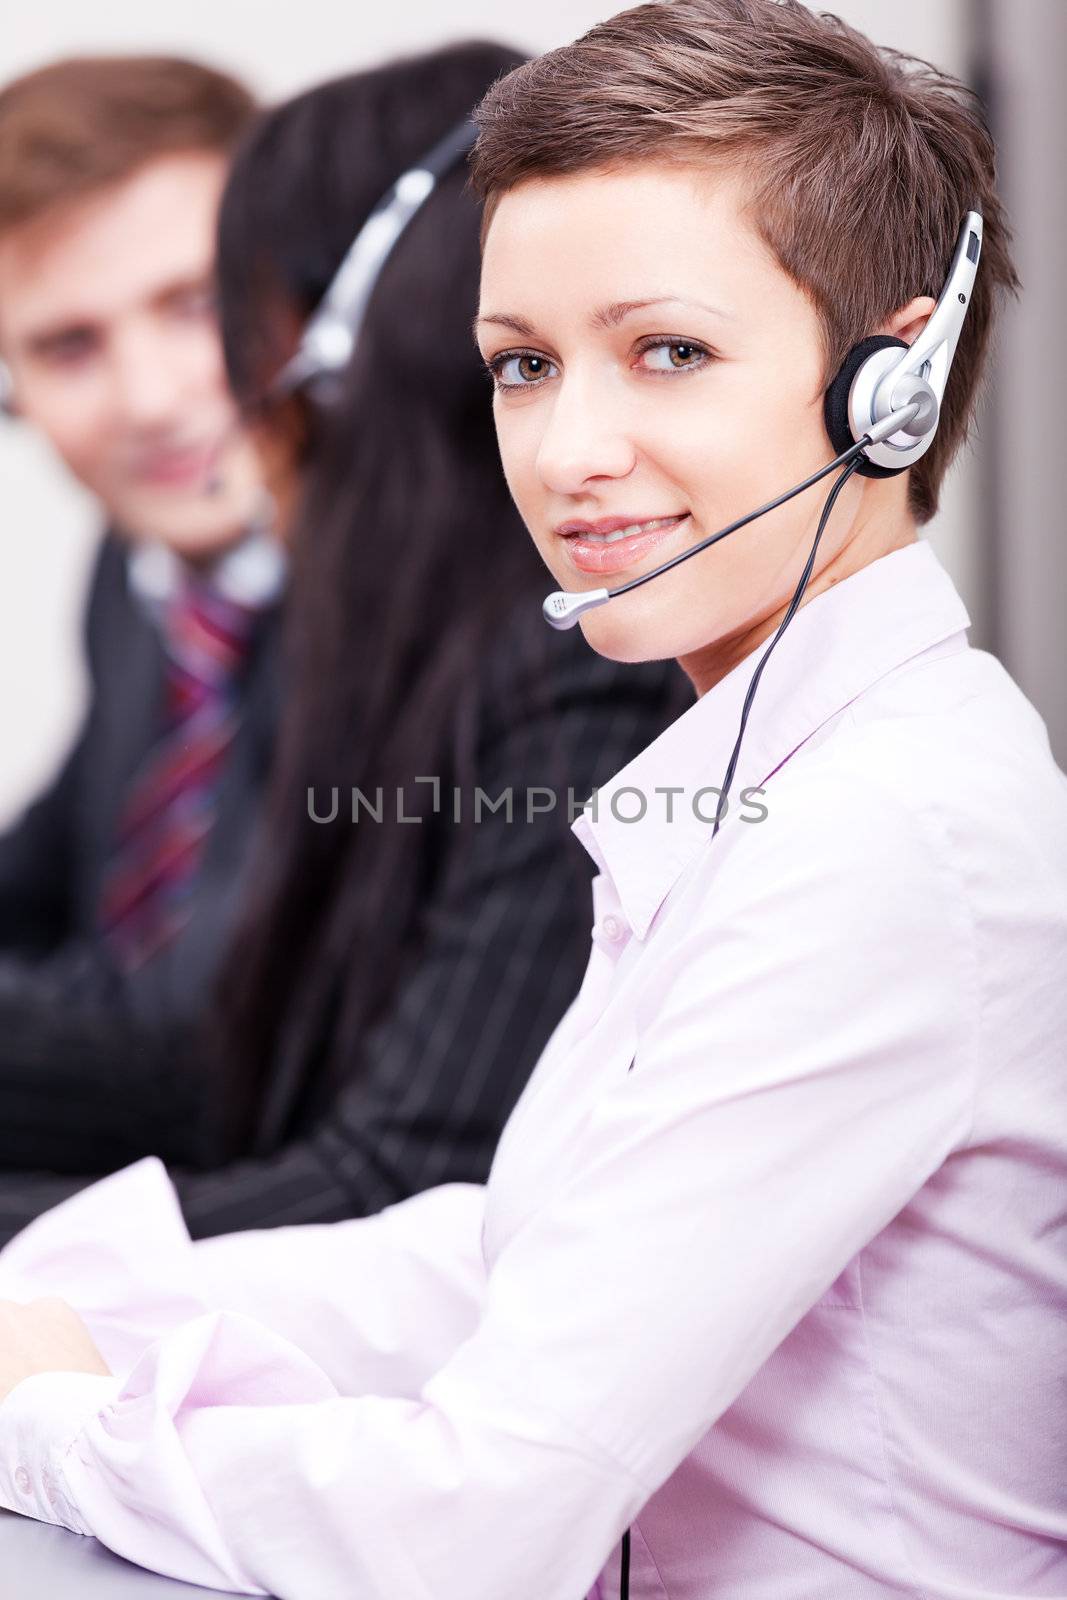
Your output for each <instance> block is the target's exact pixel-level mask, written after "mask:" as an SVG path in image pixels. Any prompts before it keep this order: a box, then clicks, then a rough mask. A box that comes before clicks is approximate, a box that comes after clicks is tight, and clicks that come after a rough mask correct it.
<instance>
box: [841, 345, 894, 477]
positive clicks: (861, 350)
mask: <svg viewBox="0 0 1067 1600" xmlns="http://www.w3.org/2000/svg"><path fill="white" fill-rule="evenodd" d="M907 348H908V345H907V343H906V342H905V340H903V339H897V338H894V336H893V335H892V334H889V333H874V334H872V335H871V336H870V338H869V339H861V340H860V342H859V344H854V345H853V346H852V349H851V350H850V351H849V353H848V355H847V356H846V357H845V359H844V361H843V362H842V363H841V370H840V371H839V372H838V374H837V377H836V378H835V379H834V381H833V383H831V385H830V387H829V388H828V389H827V391H826V394H825V395H824V397H823V417H824V418H825V420H826V431H827V433H828V434H829V435H830V443H831V444H832V445H833V447H834V453H835V454H836V455H841V454H842V453H843V452H844V451H845V450H848V449H850V448H851V447H852V445H854V444H855V443H856V442H857V441H856V437H855V436H854V435H853V432H852V424H851V422H850V421H849V396H850V395H851V393H852V386H853V384H854V382H855V380H856V378H857V375H858V374H859V371H860V368H861V367H863V366H865V365H866V363H867V362H868V361H869V360H870V358H871V357H872V356H873V355H876V354H877V353H878V352H879V351H881V350H907ZM882 360H883V362H884V360H885V358H884V357H883V358H882ZM906 471H907V465H905V466H902V467H880V466H879V465H878V464H877V462H875V461H868V460H866V459H863V460H861V461H860V464H859V466H858V467H857V468H856V472H857V474H858V476H859V477H861V478H895V477H896V475H897V473H898V472H906Z"/></svg>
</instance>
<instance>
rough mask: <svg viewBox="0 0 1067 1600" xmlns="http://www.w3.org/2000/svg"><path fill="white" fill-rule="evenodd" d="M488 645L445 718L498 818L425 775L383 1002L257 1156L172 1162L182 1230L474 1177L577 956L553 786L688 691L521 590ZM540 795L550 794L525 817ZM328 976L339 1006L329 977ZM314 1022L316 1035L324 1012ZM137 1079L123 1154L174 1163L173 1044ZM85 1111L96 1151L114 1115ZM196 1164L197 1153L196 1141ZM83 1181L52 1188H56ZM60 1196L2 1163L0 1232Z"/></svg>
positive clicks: (291, 1214)
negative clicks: (152, 1093)
mask: <svg viewBox="0 0 1067 1600" xmlns="http://www.w3.org/2000/svg"><path fill="white" fill-rule="evenodd" d="M498 637H499V642H498V644H497V645H496V646H495V647H494V649H493V650H492V652H491V653H490V654H489V656H488V657H487V658H486V660H485V662H484V664H483V671H482V673H480V674H479V678H478V681H477V683H473V684H472V685H471V686H470V692H469V696H468V698H467V700H466V702H465V703H464V704H462V705H459V706H457V709H456V718H457V722H459V721H461V720H462V719H464V718H469V719H472V721H473V725H474V726H475V728H476V730H477V732H476V739H475V748H476V752H477V755H476V770H475V772H474V773H473V775H472V777H473V782H474V784H476V785H478V786H480V787H481V788H482V789H483V790H484V791H485V792H486V794H488V795H489V796H490V797H494V798H495V797H496V796H498V795H499V794H500V793H501V792H502V791H503V790H504V789H506V788H507V787H509V786H510V788H511V790H512V793H513V806H514V809H513V817H514V820H513V821H512V822H510V823H509V822H508V821H507V820H506V818H505V816H504V814H503V813H502V812H500V813H492V812H489V811H486V812H485V813H484V814H483V819H482V821H481V822H480V823H479V824H477V825H469V826H466V827H459V826H457V825H456V824H455V823H454V821H453V819H452V811H451V798H450V796H449V794H448V790H449V787H450V785H451V784H453V783H454V782H458V781H459V780H458V774H457V773H443V774H442V775H441V776H442V807H441V811H440V813H439V814H438V815H436V816H434V817H430V818H427V820H426V823H425V825H423V826H421V827H412V828H411V829H410V833H411V835H412V845H411V847H412V849H413V850H415V849H418V850H422V851H423V852H424V853H425V856H426V863H427V878H428V879H429V880H431V881H432V884H433V887H432V890H431V892H430V894H429V896H428V898H427V900H426V902H425V904H424V905H423V907H422V909H421V913H420V917H419V925H418V929H417V934H416V936H415V937H414V938H413V939H412V941H411V950H410V955H409V957H408V959H407V961H406V964H405V967H404V970H403V972H402V974H401V977H400V980H399V982H398V983H397V986H396V990H395V992H394V994H393V996H392V999H391V1002H390V1004H389V1005H388V1007H387V1008H386V1009H385V1011H384V1012H383V1013H382V1014H381V1015H380V1016H379V1017H378V1018H377V1020H376V1021H375V1022H374V1024H373V1025H372V1026H371V1028H370V1029H368V1030H365V1031H364V1033H363V1034H362V1036H361V1037H360V1039H359V1042H358V1047H357V1049H356V1050H355V1052H354V1058H353V1059H352V1060H351V1062H349V1063H347V1068H348V1071H347V1078H346V1081H345V1083H344V1085H343V1086H342V1087H341V1089H340V1091H339V1092H338V1093H336V1094H335V1095H334V1096H333V1098H332V1099H330V1100H329V1101H324V1100H323V1098H322V1096H321V1095H317V1094H316V1092H315V1090H314V1085H313V1084H311V1085H310V1088H309V1080H310V1079H311V1078H312V1077H313V1074H314V1063H311V1064H310V1065H304V1064H302V1065H301V1069H300V1070H301V1082H302V1085H303V1088H304V1090H305V1091H306V1092H305V1093H304V1094H303V1095H302V1099H301V1104H300V1107H299V1112H298V1114H297V1115H295V1116H294V1118H293V1119H292V1121H291V1122H290V1125H289V1126H288V1128H287V1129H286V1134H285V1137H284V1139H283V1140H282V1142H281V1143H280V1146H279V1148H277V1149H276V1150H275V1151H274V1153H273V1154H270V1155H267V1156H264V1157H262V1158H257V1159H254V1160H244V1161H239V1162H236V1163H231V1164H230V1165H228V1166H226V1167H223V1168H220V1169H218V1170H216V1171H193V1170H191V1169H190V1168H189V1167H188V1166H186V1167H185V1168H184V1169H181V1168H178V1169H174V1168H173V1166H172V1175H173V1176H174V1178H175V1181H176V1184H177V1187H178V1192H179V1195H180V1197H181V1200H182V1205H183V1209H184V1211H185V1214H186V1218H187V1221H188V1224H189V1227H190V1231H191V1232H192V1233H193V1234H194V1236H203V1235H207V1234H213V1233H221V1232H231V1231H235V1230H237V1229H241V1228H250V1227H268V1226H274V1225H279V1224H291V1223H301V1222H313V1221H334V1220H338V1219H342V1218H346V1217H352V1216H360V1215H364V1214H368V1213H371V1212H374V1211H377V1210H380V1209H381V1208H382V1207H383V1206H385V1205H388V1204H391V1203H392V1202H394V1201H396V1200H398V1199H401V1198H403V1197H404V1196H406V1195H409V1194H413V1193H415V1192H417V1191H419V1190H421V1189H424V1188H427V1187H429V1186H431V1185H434V1184H439V1183H443V1182H448V1181H451V1180H473V1181H481V1180H483V1179H484V1178H485V1177H486V1175H487V1173H488V1170H489V1165H490V1162H491V1159H492V1155H493V1151H494V1149H495V1147H496V1143H497V1139H498V1137H499V1133H500V1130H501V1128H502V1127H503V1124H504V1122H505V1121H506V1119H507V1116H508V1114H509V1112H510V1111H511V1108H512V1106H513V1105H514V1103H515V1101H516V1100H517V1098H518V1096H519V1094H520V1092H521V1090H522V1088H523V1086H524V1084H525V1082H526V1079H527V1077H528V1076H529V1073H530V1072H531V1071H532V1069H533V1067H534V1065H535V1063H536V1061H537V1058H538V1056H539V1055H540V1053H541V1050H542V1048H543V1046H544V1044H545V1043H546V1041H547V1039H548V1037H549V1034H550V1033H551V1032H552V1029H553V1028H554V1026H555V1024H556V1022H557V1021H558V1020H559V1018H560V1017H561V1016H562V1014H563V1012H564V1011H565V1009H566V1007H567V1006H568V1004H569V1003H570V1001H571V1000H572V999H573V997H574V995H575V993H576V992H577V989H578V986H579V983H580V981H581V976H582V972H583V970H584V967H585V962H586V959H587V956H588V942H589V917H590V912H589V904H590V896H589V880H590V876H591V866H590V863H589V861H588V858H587V857H586V856H585V854H584V852H583V851H582V850H581V849H580V848H579V847H578V846H577V845H576V842H575V840H574V839H573V837H572V836H571V833H570V827H569V823H570V820H571V819H570V815H569V813H568V809H567V789H568V787H569V788H571V789H573V791H574V793H575V797H576V802H575V803H576V804H579V805H580V804H581V803H582V801H584V800H585V799H586V798H587V797H588V796H589V794H590V793H591V791H592V790H593V789H594V788H596V787H597V785H599V784H600V783H602V782H606V781H607V780H608V779H609V778H610V777H611V776H612V775H613V774H614V773H615V772H617V771H618V770H619V768H620V767H622V766H624V765H625V764H626V762H627V761H628V760H630V759H631V758H632V757H633V756H634V755H636V754H637V752H638V751H640V750H641V749H643V748H644V747H645V746H646V745H647V744H649V743H650V742H651V741H652V740H653V739H654V738H655V737H656V736H657V735H658V733H659V732H660V731H662V729H663V728H664V727H665V726H666V725H667V724H668V723H670V722H672V721H673V720H674V719H675V718H676V717H677V716H678V715H680V714H681V712H682V711H683V710H684V709H685V708H686V707H687V706H688V705H690V704H691V703H692V699H693V696H692V690H691V688H690V687H689V685H688V683H687V681H686V680H685V678H684V676H683V674H682V673H681V671H680V669H679V668H678V667H677V666H676V665H675V664H674V663H673V662H669V663H651V664H642V665H640V666H619V665H617V664H615V663H613V662H609V661H605V660H603V659H602V658H600V657H598V656H596V655H595V654H594V653H593V652H592V651H591V650H590V649H589V648H588V646H587V645H586V644H585V642H584V640H583V639H582V637H581V635H580V633H577V632H576V633H573V634H565V635H559V634H555V635H549V634H548V633H547V630H546V629H545V628H544V624H543V622H542V621H541V618H540V615H539V612H538V608H537V606H536V604H533V605H531V602H530V601H529V599H527V600H525V601H524V602H523V604H522V605H521V606H518V607H516V608H515V609H514V611H513V612H512V613H511V614H510V615H509V616H507V617H505V618H503V619H502V621H501V626H500V629H499V635H498ZM539 787H540V788H551V789H553V790H554V791H555V792H556V794H557V795H558V797H559V803H558V805H557V807H556V809H555V810H554V811H552V812H548V813H545V814H543V815H539V816H536V817H535V818H534V819H533V820H532V821H530V822H527V821H526V820H525V816H526V807H527V801H528V798H530V796H531V791H533V790H534V789H537V788H539ZM470 799H471V796H470V795H469V794H467V793H466V792H464V800H465V801H466V802H468V803H469V802H470ZM343 803H344V802H342V804H343ZM520 819H521V820H520ZM348 959H367V954H366V952H365V951H358V952H355V953H353V954H351V955H350V956H349V958H348ZM335 976H336V983H335V986H334V1000H333V1002H332V1003H333V1004H334V1006H335V1007H337V1006H339V998H338V997H339V992H340V989H341V987H342V982H343V969H341V970H339V971H338V972H337V974H336V975H335ZM313 1021H314V1022H315V1027H316V1029H317V1030H318V1033H319V1034H320V1036H321V1033H322V1031H323V1028H324V1027H325V1028H327V1029H328V1028H329V1027H331V1026H332V1027H336V1026H337V1025H338V1021H339V1018H338V1017H337V1016H336V1015H334V1016H333V1017H328V1016H320V1017H318V1018H316V1019H313ZM300 1031H301V1032H302V1033H303V1034H304V1035H307V1033H308V1031H309V1029H308V1025H307V1019H304V1026H303V1028H302V1030H300ZM312 1031H314V1030H312ZM320 1043H321V1040H320ZM280 1065H281V1064H279V1066H280ZM140 1070H141V1072H142V1073H144V1072H146V1071H147V1072H148V1073H149V1075H150V1076H151V1075H152V1074H153V1073H154V1074H155V1076H156V1079H157V1081H158V1082H159V1083H160V1084H161V1085H163V1086H164V1087H165V1086H166V1085H168V1084H170V1085H171V1086H172V1090H173V1093H174V1095H175V1097H176V1105H175V1117H174V1119H172V1120H171V1122H170V1123H169V1124H168V1123H167V1119H166V1115H165V1111H166V1108H165V1106H162V1107H161V1106H160V1103H159V1096H158V1095H157V1096H156V1099H155V1102H154V1105H153V1107H152V1109H151V1123H150V1127H151V1131H152V1137H153V1140H154V1142H153V1143H150V1144H145V1143H141V1144H140V1145H138V1144H137V1143H136V1136H134V1137H131V1138H129V1140H128V1144H129V1148H128V1155H127V1159H129V1160H133V1159H136V1158H137V1157H138V1156H141V1155H144V1154H146V1153H150V1152H151V1153H156V1154H160V1155H162V1156H163V1157H164V1159H171V1160H172V1161H173V1157H172V1155H171V1150H173V1151H174V1153H175V1155H176V1156H177V1159H178V1160H179V1161H181V1160H184V1161H186V1162H188V1159H189V1156H188V1151H189V1149H190V1145H191V1143H192V1141H191V1139H190V1135H189V1115H190V1107H189V1100H190V1093H189V1081H190V1071H192V1073H193V1075H194V1081H195V1068H192V1069H190V1071H184V1072H183V1071H181V1070H175V1063H174V1058H173V1048H172V1049H171V1052H170V1053H169V1054H168V1053H167V1051H163V1050H161V1054H160V1058H159V1061H158V1064H157V1065H156V1066H155V1067H153V1065H152V1063H151V1062H150V1061H145V1060H144V1059H143V1058H142V1060H141V1062H140ZM27 1087H28V1086H27ZM119 1093H120V1094H121V1090H120V1091H119ZM141 1094H142V1097H143V1094H144V1091H143V1088H142V1090H141ZM8 1099H9V1100H10V1095H9V1096H8ZM23 1109H24V1110H25V1109H26V1107H25V1103H23ZM43 1109H44V1108H43V1107H41V1106H38V1107H37V1114H40V1113H41V1111H42V1110H43ZM13 1112H14V1114H16V1115H18V1114H19V1112H18V1108H17V1107H14V1108H13ZM51 1114H53V1115H54V1114H55V1110H54V1108H53V1110H52V1113H51ZM92 1115H93V1114H91V1116H90V1120H92ZM95 1115H97V1116H99V1117H100V1118H101V1122H102V1124H103V1126H102V1128H101V1132H102V1134H103V1135H104V1137H105V1139H106V1140H107V1141H109V1142H108V1144H107V1148H108V1149H109V1150H113V1149H114V1131H115V1130H114V1118H113V1116H112V1117H111V1118H110V1121H109V1120H108V1119H107V1118H105V1117H104V1116H103V1114H102V1112H101V1111H99V1110H98V1111H97V1112H96V1113H95ZM91 1137H92V1135H91V1132H87V1133H86V1141H87V1144H88V1142H89V1140H90V1139H91ZM168 1144H170V1146H171V1149H168V1148H167V1146H168ZM88 1153H89V1152H88V1151H87V1154H88ZM198 1156H199V1158H200V1159H202V1160H203V1161H204V1162H205V1163H207V1162H210V1161H211V1151H210V1148H209V1147H207V1146H205V1147H204V1148H203V1149H202V1150H201V1151H200V1152H198ZM91 1175H95V1174H91ZM84 1181H88V1176H87V1177H86V1178H85V1179H77V1178H73V1177H72V1178H70V1179H68V1180H63V1189H62V1192H69V1191H72V1190H73V1189H75V1188H77V1187H80V1186H81V1183H82V1182H84ZM59 1197H60V1194H59V1193H58V1192H57V1187H56V1180H55V1179H53V1178H50V1177H46V1176H43V1175H42V1176H39V1177H33V1176H19V1177H12V1176H5V1175H4V1174H2V1173H0V1239H2V1238H5V1237H9V1236H10V1235H11V1234H12V1233H13V1232H14V1231H16V1230H17V1228H18V1227H19V1226H21V1225H22V1224H24V1223H25V1222H26V1221H28V1220H29V1218H30V1217H31V1216H32V1215H34V1214H35V1213H36V1212H37V1211H38V1210H40V1209H43V1208H44V1207H45V1206H47V1205H50V1204H54V1203H55V1201H56V1199H57V1198H59Z"/></svg>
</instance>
